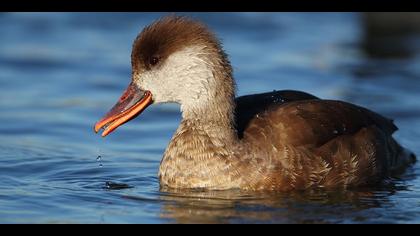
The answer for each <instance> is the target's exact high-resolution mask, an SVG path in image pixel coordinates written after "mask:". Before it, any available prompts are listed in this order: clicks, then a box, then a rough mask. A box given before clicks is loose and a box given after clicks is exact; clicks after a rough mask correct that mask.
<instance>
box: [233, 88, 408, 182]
mask: <svg viewBox="0 0 420 236" xmlns="http://www.w3.org/2000/svg"><path fill="white" fill-rule="evenodd" d="M236 101H237V115H236V116H237V123H238V133H239V134H240V135H239V136H240V137H241V138H242V141H243V142H244V143H247V144H248V145H252V146H253V147H258V149H259V150H265V151H266V154H265V155H269V156H270V158H268V159H270V161H272V160H277V163H276V164H272V166H275V165H278V166H277V167H275V169H276V171H278V172H282V173H281V174H277V176H276V173H273V174H272V177H271V180H269V182H271V183H270V184H273V183H274V184H275V182H276V181H277V182H282V183H283V185H285V186H287V185H289V186H291V187H294V188H307V187H312V186H326V187H340V186H348V185H354V186H358V185H365V184H369V183H373V182H377V181H378V180H381V179H383V178H384V177H385V176H387V175H389V174H390V173H391V172H393V171H395V170H398V169H401V168H403V167H404V166H406V165H407V164H408V163H409V162H411V161H413V160H414V158H415V157H414V155H413V154H410V153H409V152H407V151H405V150H404V149H403V148H402V147H401V146H400V145H399V144H398V143H397V142H396V141H395V140H394V139H393V137H392V134H393V132H395V131H396V130H397V127H396V126H395V125H394V123H393V121H392V120H390V119H387V118H385V117H383V116H381V115H379V114H377V113H375V112H372V111H370V110H368V109H366V108H362V107H359V106H356V105H353V104H350V103H346V102H341V101H332V100H322V99H318V98H317V97H315V96H313V95H310V94H307V93H302V92H296V91H278V92H273V93H266V94H257V95H250V96H246V97H240V98H237V100H236ZM260 153H261V152H260ZM285 173H286V174H285ZM280 175H281V177H280ZM277 178H279V179H277ZM280 178H282V179H281V180H280ZM285 181H286V182H287V183H284V182H285ZM260 184H264V183H260Z"/></svg>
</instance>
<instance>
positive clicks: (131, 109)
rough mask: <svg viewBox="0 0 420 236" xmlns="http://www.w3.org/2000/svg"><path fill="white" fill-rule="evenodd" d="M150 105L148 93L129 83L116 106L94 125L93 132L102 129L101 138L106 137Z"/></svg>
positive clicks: (150, 97)
mask: <svg viewBox="0 0 420 236" xmlns="http://www.w3.org/2000/svg"><path fill="white" fill-rule="evenodd" d="M151 103H152V94H151V93H150V91H143V90H141V89H139V88H138V87H137V85H136V84H134V83H133V82H131V83H130V84H129V85H128V88H127V89H126V90H125V91H124V93H123V95H122V96H121V98H120V100H119V101H118V102H117V104H115V105H114V107H112V109H111V110H110V111H109V112H108V113H107V114H106V115H105V116H104V117H102V119H101V120H100V121H98V122H97V123H96V124H95V132H96V133H97V132H98V131H99V130H100V129H101V128H103V129H104V131H103V132H102V137H105V136H107V135H108V134H109V133H111V132H112V131H114V130H115V129H116V128H118V127H119V126H120V125H122V124H124V123H126V122H127V121H129V120H131V119H133V118H135V117H137V116H138V115H140V113H141V112H142V111H143V110H144V109H146V107H148V106H149V105H150V104H151Z"/></svg>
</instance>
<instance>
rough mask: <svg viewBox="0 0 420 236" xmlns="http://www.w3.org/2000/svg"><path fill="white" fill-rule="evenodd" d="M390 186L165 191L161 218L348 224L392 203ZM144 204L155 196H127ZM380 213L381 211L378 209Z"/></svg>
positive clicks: (192, 220)
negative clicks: (305, 189)
mask: <svg viewBox="0 0 420 236" xmlns="http://www.w3.org/2000/svg"><path fill="white" fill-rule="evenodd" d="M403 189H405V188H404V187H396V186H394V185H392V184H384V186H382V187H380V188H376V189H357V190H347V191H326V190H308V191H303V192H289V193H281V192H279V193H272V192H257V193H255V192H245V191H240V190H229V191H198V190H197V191H185V190H182V191H180V190H178V191H177V190H173V189H171V190H164V189H163V190H162V193H161V194H160V201H161V204H162V208H161V214H160V217H161V218H163V219H167V220H169V221H170V222H174V223H258V222H264V223H345V221H344V218H347V219H352V220H353V221H359V222H363V221H365V220H366V219H368V218H370V217H373V215H369V209H374V208H387V207H392V206H393V202H391V201H389V200H388V199H389V197H390V196H392V195H393V194H394V193H395V192H396V191H397V190H398V191H402V190H403ZM125 198H127V199H131V200H134V201H138V202H139V203H144V202H145V201H150V200H151V199H144V198H140V197H135V196H125ZM376 214H377V213H376Z"/></svg>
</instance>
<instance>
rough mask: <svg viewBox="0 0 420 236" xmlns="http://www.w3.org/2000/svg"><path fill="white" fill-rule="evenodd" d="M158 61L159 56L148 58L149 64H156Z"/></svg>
mask: <svg viewBox="0 0 420 236" xmlns="http://www.w3.org/2000/svg"><path fill="white" fill-rule="evenodd" d="M158 62H159V58H158V57H152V58H150V65H152V66H154V65H156V64H158Z"/></svg>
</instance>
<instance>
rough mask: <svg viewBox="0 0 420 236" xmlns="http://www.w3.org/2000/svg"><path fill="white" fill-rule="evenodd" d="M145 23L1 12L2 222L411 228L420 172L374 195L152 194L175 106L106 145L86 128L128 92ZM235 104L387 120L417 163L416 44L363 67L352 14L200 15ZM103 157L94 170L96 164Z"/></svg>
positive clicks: (145, 17) (359, 26)
mask: <svg viewBox="0 0 420 236" xmlns="http://www.w3.org/2000/svg"><path fill="white" fill-rule="evenodd" d="M161 15H162V14H160V13H159V14H157V13H156V14H153V13H119V14H110V13H2V14H0V42H1V43H0V179H1V181H0V223H420V179H419V175H420V168H419V164H418V163H417V164H415V165H414V166H413V167H412V168H409V169H408V170H407V172H406V173H405V174H403V175H402V176H400V177H399V178H395V179H394V180H392V181H390V182H389V183H387V184H384V185H383V186H378V187H375V188H369V189H357V190H348V191H340V192H337V191H307V192H294V193H273V194H262V193H258V194H251V193H243V192H240V191H221V192H178V193H174V192H172V193H168V192H160V191H159V183H158V179H157V172H158V166H159V162H160V159H161V156H162V154H163V152H164V149H165V147H166V145H167V144H168V142H169V140H170V138H171V136H172V134H173V132H174V131H175V129H176V127H177V125H178V123H179V121H180V113H179V106H177V105H173V104H165V105H155V106H152V107H149V108H148V110H147V111H145V112H144V113H143V114H142V115H141V116H139V117H138V118H136V119H135V120H132V121H131V122H129V123H127V124H126V125H124V126H123V127H120V128H119V129H118V130H117V131H116V132H114V133H112V134H111V135H109V136H108V137H107V138H105V139H104V138H101V137H100V136H99V135H97V134H95V133H94V132H93V124H94V123H95V122H96V121H97V120H98V119H99V118H100V117H101V116H102V115H103V114H105V112H106V111H107V110H108V109H109V108H110V107H111V106H112V105H113V104H114V103H115V102H116V100H117V99H118V98H119V96H120V95H121V92H122V91H123V89H124V88H125V87H126V86H127V84H128V82H129V79H130V75H131V71H130V52H131V46H132V42H133V39H134V38H135V37H136V35H137V33H138V32H139V31H140V30H141V29H142V28H143V27H144V26H145V25H147V24H148V23H150V22H151V21H153V20H154V19H156V18H157V17H159V16H161ZM186 15H190V16H194V17H196V18H198V19H201V20H203V21H204V22H206V23H207V24H208V25H209V26H210V27H211V28H212V29H213V30H214V31H215V32H216V34H217V35H218V36H219V37H220V38H221V39H222V41H223V44H224V48H225V50H226V51H227V53H228V54H229V55H230V58H231V61H232V64H233V67H234V72H235V78H236V81H237V85H238V95H244V94H249V93H258V92H264V91H272V90H274V89H276V90H279V89H297V90H303V91H307V92H310V93H313V94H315V95H316V96H319V97H323V98H330V99H340V100H346V101H349V102H353V103H357V104H360V105H363V106H366V107H368V108H370V109H373V110H375V111H378V112H380V113H382V114H384V115H386V116H389V117H391V118H393V119H395V123H396V124H397V125H398V126H399V128H400V130H399V131H398V132H397V133H396V134H395V137H397V139H398V140H399V141H400V142H401V143H402V144H403V145H405V146H406V147H408V148H410V149H411V150H412V151H414V152H415V153H417V154H420V145H419V141H418V139H419V137H420V50H419V47H417V45H420V44H419V43H420V40H419V38H418V37H417V36H415V35H414V36H412V37H410V40H409V44H408V45H409V46H410V45H411V47H410V55H409V56H407V57H402V58H398V57H396V58H391V59H389V58H388V59H382V58H372V57H370V56H369V55H368V54H367V53H366V51H365V50H364V49H363V47H361V44H362V41H363V35H364V34H363V22H362V21H361V19H362V18H361V17H360V14H357V13H346V14H342V13H340V14H333V13H326V14H321V13H305V14H294V13H272V14H271V13H270V14H269V13H223V14H220V13H219V14H215V13H207V14H201V13H200V14H198V13H197V14H194V13H187V14H186ZM98 157H99V158H98Z"/></svg>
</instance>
